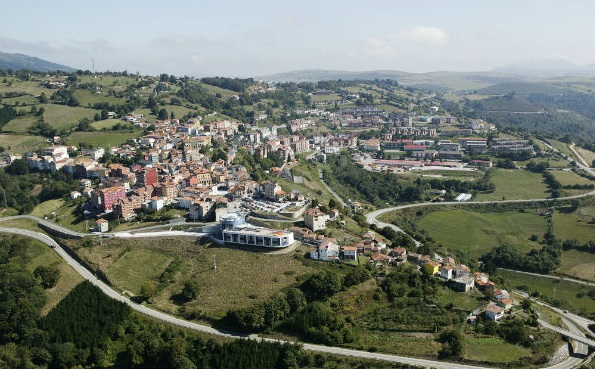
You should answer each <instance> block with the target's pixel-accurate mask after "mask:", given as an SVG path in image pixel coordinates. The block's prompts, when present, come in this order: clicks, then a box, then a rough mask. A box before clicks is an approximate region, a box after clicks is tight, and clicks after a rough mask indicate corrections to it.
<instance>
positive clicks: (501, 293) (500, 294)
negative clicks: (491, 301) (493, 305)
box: [494, 290, 510, 300]
mask: <svg viewBox="0 0 595 369" xmlns="http://www.w3.org/2000/svg"><path fill="white" fill-rule="evenodd" d="M494 297H495V298H496V299H498V300H500V299H509V298H510V294H509V293H508V291H506V290H496V291H494Z"/></svg>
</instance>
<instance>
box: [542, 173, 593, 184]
mask: <svg viewBox="0 0 595 369" xmlns="http://www.w3.org/2000/svg"><path fill="white" fill-rule="evenodd" d="M550 172H551V173H552V174H553V175H554V177H556V179H557V180H558V181H559V182H560V184H562V186H572V185H575V184H579V185H583V184H586V185H589V184H592V185H595V181H593V180H590V179H588V178H585V177H581V176H579V175H578V174H576V173H574V172H573V171H570V170H552V171H550Z"/></svg>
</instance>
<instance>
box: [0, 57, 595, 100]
mask: <svg viewBox="0 0 595 369" xmlns="http://www.w3.org/2000/svg"><path fill="white" fill-rule="evenodd" d="M0 69H13V70H20V69H28V70H33V71H39V72H50V71H56V70H59V71H65V72H74V71H76V69H74V68H71V67H68V66H65V65H61V64H56V63H53V62H50V61H47V60H43V59H40V58H37V57H33V56H28V55H23V54H12V53H5V52H0ZM576 76H578V77H587V78H594V76H595V63H592V64H588V65H584V66H577V65H575V64H572V63H570V62H568V61H566V60H563V59H536V60H533V61H529V62H525V63H522V64H511V65H506V66H503V67H498V68H494V69H492V70H490V71H479V72H449V71H438V72H428V73H409V72H402V71H397V70H372V71H361V72H353V71H343V70H327V69H304V70H297V71H289V72H283V73H276V74H269V75H262V76H257V77H254V78H255V79H258V80H265V81H275V82H298V83H299V82H317V81H322V80H339V79H341V80H356V79H360V80H375V79H395V80H397V81H398V82H399V83H400V84H401V85H404V86H411V87H416V88H425V89H432V90H435V91H446V90H459V91H461V90H476V89H482V88H485V87H488V86H491V85H496V84H503V83H504V84H509V83H519V82H543V81H544V80H545V79H551V78H557V79H564V78H571V77H576Z"/></svg>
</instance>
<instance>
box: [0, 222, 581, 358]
mask: <svg viewBox="0 0 595 369" xmlns="http://www.w3.org/2000/svg"><path fill="white" fill-rule="evenodd" d="M0 233H12V234H18V235H21V236H27V237H31V238H35V239H37V240H40V241H42V242H44V243H46V244H48V245H50V246H52V247H53V248H54V250H55V251H56V252H57V253H58V255H59V256H60V257H62V258H63V259H64V260H65V261H66V262H67V263H68V264H69V265H70V266H71V267H72V268H74V269H75V270H76V271H77V272H78V273H79V274H80V275H81V276H82V277H83V278H85V279H86V280H88V281H90V282H91V283H92V284H94V285H95V286H97V287H98V288H100V289H101V290H102V291H103V293H105V294H106V295H107V296H109V297H111V298H113V299H115V300H118V301H121V302H123V303H125V304H127V305H128V306H130V307H131V308H132V309H133V310H135V311H137V312H139V313H141V314H144V315H147V316H150V317H153V318H155V319H159V320H161V321H164V322H167V323H170V324H174V325H177V326H181V327H185V328H188V329H192V330H195V331H199V332H204V333H208V334H213V335H217V336H223V337H229V338H249V339H255V340H264V341H268V342H279V343H286V342H288V341H284V340H277V339H271V338H263V337H259V336H257V335H243V334H238V333H234V332H228V331H223V330H219V329H215V328H213V327H209V326H206V325H202V324H197V323H192V322H189V321H186V320H183V319H180V318H176V317H173V316H171V315H168V314H165V313H162V312H160V311H156V310H153V309H150V308H148V307H146V306H144V305H140V304H137V303H134V302H132V301H131V300H130V299H129V298H127V297H125V296H122V295H121V294H120V293H118V292H117V291H115V290H113V289H112V288H111V287H109V286H108V285H107V284H105V283H104V282H102V281H100V280H99V279H97V277H96V276H94V275H93V274H92V273H91V272H90V271H89V270H87V269H86V268H84V267H83V266H82V265H80V264H79V263H78V262H77V261H76V260H74V259H73V258H72V257H71V256H70V255H68V253H66V251H64V250H63V249H62V248H61V247H60V245H58V244H57V243H56V242H55V241H54V240H53V239H52V238H51V237H49V236H47V235H46V234H43V233H40V232H34V231H29V230H24V229H19V228H8V227H0ZM579 334H580V333H576V335H577V336H578V335H579ZM579 339H580V337H579ZM290 343H291V342H290ZM303 348H304V349H305V350H309V351H316V352H324V353H329V354H335V355H343V356H352V357H357V358H364V359H374V360H382V361H388V362H399V363H406V364H410V365H419V366H423V367H428V368H436V369H483V368H487V367H482V366H475V365H465V364H457V363H448V362H442V361H435V360H426V359H417V358H409V357H404V356H397V355H389V354H381V353H371V352H367V351H359V350H352V349H345V348H340V347H330V346H322V345H314V344H309V343H304V344H303ZM571 359H574V358H572V357H571V358H569V359H567V360H565V361H564V362H562V363H560V364H556V365H555V366H552V367H550V368H546V369H570V368H573V367H574V366H576V363H575V362H576V360H571Z"/></svg>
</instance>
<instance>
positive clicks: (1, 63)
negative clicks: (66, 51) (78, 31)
mask: <svg viewBox="0 0 595 369" xmlns="http://www.w3.org/2000/svg"><path fill="white" fill-rule="evenodd" d="M0 69H12V70H21V69H27V70H31V71H36V72H54V71H58V70H59V71H64V72H75V71H76V69H74V68H70V67H67V66H65V65H61V64H56V63H52V62H49V61H47V60H43V59H39V58H37V57H34V56H28V55H23V54H11V53H5V52H2V51H0Z"/></svg>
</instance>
